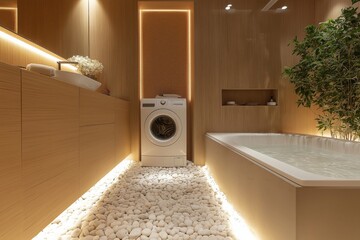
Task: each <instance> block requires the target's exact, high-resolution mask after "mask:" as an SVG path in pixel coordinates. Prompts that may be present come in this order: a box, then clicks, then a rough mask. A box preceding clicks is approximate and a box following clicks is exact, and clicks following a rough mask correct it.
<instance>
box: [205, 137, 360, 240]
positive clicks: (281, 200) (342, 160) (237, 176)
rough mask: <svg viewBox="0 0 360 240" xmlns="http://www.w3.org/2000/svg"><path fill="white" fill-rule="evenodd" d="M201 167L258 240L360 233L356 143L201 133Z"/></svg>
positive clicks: (319, 239)
mask: <svg viewBox="0 0 360 240" xmlns="http://www.w3.org/2000/svg"><path fill="white" fill-rule="evenodd" d="M205 148H206V149H205V150H206V151H205V152H206V166H207V167H208V169H209V171H210V172H211V174H212V175H213V177H214V179H215V181H216V182H217V183H218V185H219V187H220V189H221V190H222V191H223V192H224V193H225V195H226V196H227V198H228V200H229V201H230V202H231V203H232V204H233V205H234V207H235V208H236V209H237V210H238V211H239V213H240V214H241V215H243V217H244V219H245V220H246V221H247V222H248V224H249V225H250V227H251V228H252V229H253V230H254V232H255V234H256V235H257V236H259V239H261V240H267V239H269V240H270V239H276V240H282V239H283V240H332V239H334V240H338V239H346V240H353V239H354V240H358V239H360V143H354V142H349V141H342V140H336V139H330V138H323V137H317V136H305V135H295V134H262V133H256V134H249V133H207V134H206V145H205Z"/></svg>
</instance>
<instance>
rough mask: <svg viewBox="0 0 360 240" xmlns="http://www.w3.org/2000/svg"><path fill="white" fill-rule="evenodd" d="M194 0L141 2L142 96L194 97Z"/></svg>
mask: <svg viewBox="0 0 360 240" xmlns="http://www.w3.org/2000/svg"><path fill="white" fill-rule="evenodd" d="M192 9H193V3H192V2H147V1H146V2H145V1H143V2H139V37H140V39H139V40H140V41H139V42H140V62H139V66H140V69H139V72H140V97H141V98H153V97H155V96H156V95H158V94H163V93H174V94H178V95H180V96H182V97H184V98H187V99H188V100H189V99H190V96H191V93H190V92H191V79H192V68H193V67H192V62H193V61H192V34H191V33H192V29H193V26H192V25H193V21H192Z"/></svg>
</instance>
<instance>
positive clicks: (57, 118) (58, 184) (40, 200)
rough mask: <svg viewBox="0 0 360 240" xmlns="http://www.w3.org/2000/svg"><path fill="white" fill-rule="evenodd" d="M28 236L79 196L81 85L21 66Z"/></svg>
mask: <svg viewBox="0 0 360 240" xmlns="http://www.w3.org/2000/svg"><path fill="white" fill-rule="evenodd" d="M22 106H23V109H22V111H23V113H22V118H23V122H22V142H23V148H22V150H23V156H22V174H23V175H22V176H23V189H24V199H26V201H25V203H24V219H25V222H24V227H25V237H27V238H31V237H33V236H34V235H35V234H36V233H38V232H39V231H40V230H41V229H42V228H44V227H45V226H46V225H47V224H48V223H50V222H51V220H52V219H53V218H55V217H56V216H57V215H58V214H60V213H61V212H62V211H63V210H64V209H65V208H66V207H67V206H69V205H70V204H71V203H72V202H73V201H74V200H76V199H77V198H78V196H79V181H78V177H77V175H78V170H79V164H78V161H79V150H78V149H79V88H77V87H74V86H71V85H69V84H66V83H62V82H60V81H56V80H53V79H50V78H48V77H44V76H42V75H39V74H35V73H31V72H28V71H22Z"/></svg>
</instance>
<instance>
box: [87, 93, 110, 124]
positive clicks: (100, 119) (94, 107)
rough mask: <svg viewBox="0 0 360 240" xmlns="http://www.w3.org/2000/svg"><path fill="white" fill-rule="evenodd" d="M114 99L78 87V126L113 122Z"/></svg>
mask: <svg viewBox="0 0 360 240" xmlns="http://www.w3.org/2000/svg"><path fill="white" fill-rule="evenodd" d="M114 107H115V99H114V98H112V97H109V96H106V95H102V94H99V93H96V92H92V91H89V90H86V89H80V126H87V125H94V124H105V123H114V122H115V112H114Z"/></svg>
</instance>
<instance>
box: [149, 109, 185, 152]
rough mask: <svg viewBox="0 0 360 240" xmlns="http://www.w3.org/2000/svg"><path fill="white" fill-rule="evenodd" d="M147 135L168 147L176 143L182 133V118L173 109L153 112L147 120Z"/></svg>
mask: <svg viewBox="0 0 360 240" xmlns="http://www.w3.org/2000/svg"><path fill="white" fill-rule="evenodd" d="M144 129H145V133H146V137H147V138H148V139H149V140H150V141H151V142H152V143H154V144H156V145H158V146H161V147H166V146H169V145H171V144H173V143H175V142H176V141H177V140H178V139H179V137H180V134H181V121H180V118H179V117H178V116H177V115H176V114H175V113H174V112H172V111H170V110H166V109H160V110H156V111H154V112H152V113H151V114H150V115H149V116H148V117H147V119H146V121H145V126H144Z"/></svg>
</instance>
